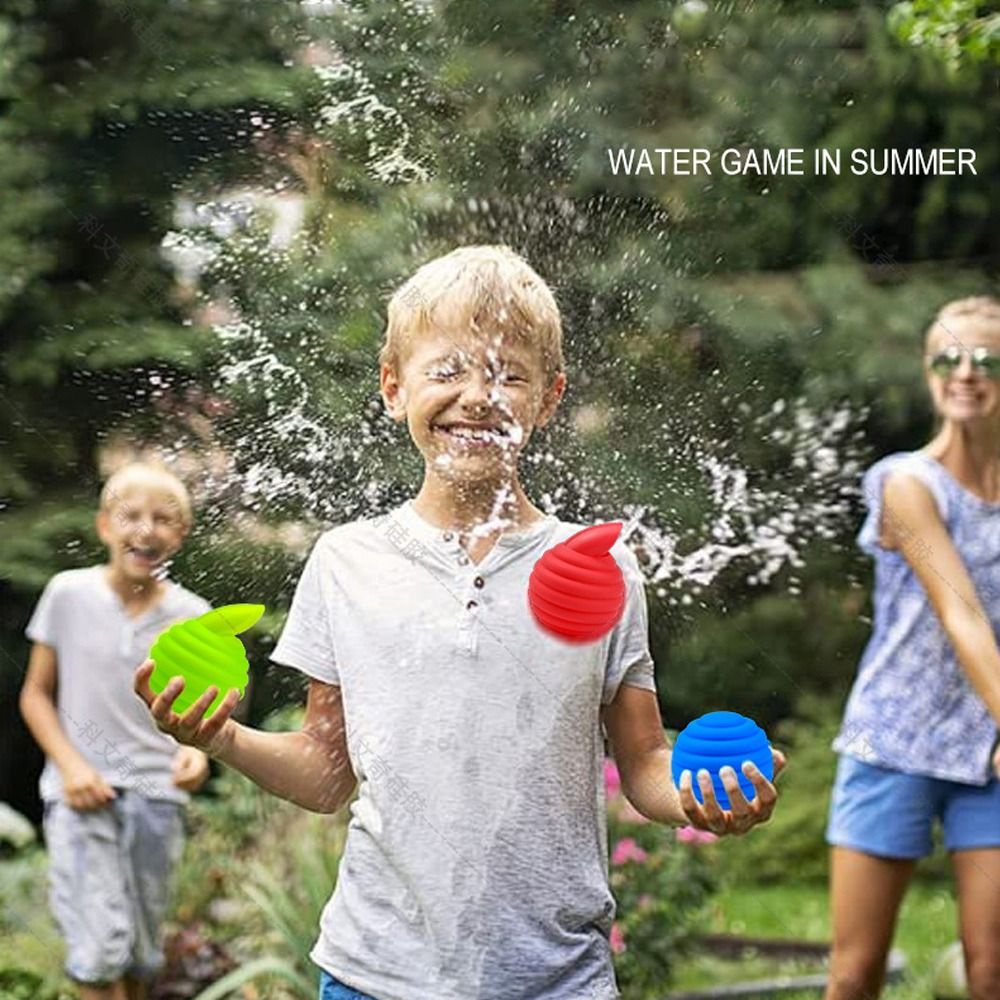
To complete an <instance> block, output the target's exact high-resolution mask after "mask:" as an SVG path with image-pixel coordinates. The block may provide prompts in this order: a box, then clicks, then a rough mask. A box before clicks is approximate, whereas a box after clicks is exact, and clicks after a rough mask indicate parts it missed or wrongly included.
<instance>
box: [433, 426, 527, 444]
mask: <svg viewBox="0 0 1000 1000" xmlns="http://www.w3.org/2000/svg"><path fill="white" fill-rule="evenodd" d="M431 429H432V430H433V431H434V433H435V434H441V435H442V436H443V437H445V438H447V439H448V440H449V441H451V442H453V443H455V444H457V445H458V446H459V447H462V448H477V447H478V448H485V447H489V446H491V445H501V446H508V445H510V443H511V441H512V440H513V438H512V436H511V434H510V432H509V431H508V430H507V429H506V428H505V427H501V426H491V427H467V426H463V425H461V424H433V425H432V426H431Z"/></svg>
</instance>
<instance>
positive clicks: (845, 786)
mask: <svg viewBox="0 0 1000 1000" xmlns="http://www.w3.org/2000/svg"><path fill="white" fill-rule="evenodd" d="M935 819H938V820H940V821H941V826H942V830H943V833H944V846H945V849H946V850H948V851H962V850H970V849H972V848H982V847H1000V780H998V779H997V778H995V777H994V778H993V779H992V780H991V781H990V782H989V784H987V785H964V784H961V783H960V782H957V781H946V780H944V779H942V778H929V777H925V776H923V775H919V774H904V773H903V772H902V771H895V770H892V769H891V768H885V767H880V766H878V765H876V764H865V763H863V762H862V761H860V760H857V759H856V758H854V757H850V756H848V755H847V754H841V756H840V760H839V762H838V764H837V777H836V779H835V780H834V784H833V794H832V796H831V800H830V815H829V821H828V823H827V827H826V842H827V843H828V844H832V845H835V846H838V847H851V848H854V849H855V850H857V851H864V852H865V853H866V854H875V855H879V856H881V857H887V858H911V859H914V858H922V857H925V856H926V855H928V854H930V853H931V851H932V850H933V846H934V845H933V840H932V837H931V828H932V825H933V822H934V820H935Z"/></svg>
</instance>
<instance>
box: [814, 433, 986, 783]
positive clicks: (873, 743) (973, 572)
mask: <svg viewBox="0 0 1000 1000" xmlns="http://www.w3.org/2000/svg"><path fill="white" fill-rule="evenodd" d="M896 469H905V470H906V471H907V472H908V473H910V474H912V475H914V476H916V477H917V478H918V479H920V480H921V481H922V482H923V483H925V484H926V486H927V487H928V489H929V490H930V491H931V493H932V495H933V496H934V499H935V501H936V503H937V506H938V510H939V511H940V512H941V517H942V519H943V520H944V523H945V525H946V526H947V528H948V533H949V534H950V535H951V539H952V542H953V543H954V545H955V547H956V549H957V550H958V553H959V555H960V556H961V557H962V560H963V562H964V563H965V565H966V568H967V569H968V572H969V575H970V577H971V578H972V582H973V584H974V585H975V587H976V592H977V594H978V595H979V599H980V601H981V602H982V604H983V607H984V608H985V609H986V613H987V614H988V615H989V618H990V621H991V623H992V625H993V631H994V633H995V634H997V635H998V636H1000V503H989V502H987V501H986V500H983V499H981V498H979V497H977V496H975V495H974V494H972V493H970V492H969V491H968V490H967V489H966V488H965V487H964V486H962V485H961V484H960V483H959V482H958V480H956V479H955V478H954V477H953V476H952V475H951V473H949V472H948V471H947V470H946V469H945V468H944V466H943V465H941V464H940V463H939V462H937V461H935V460H934V459H933V458H931V457H930V456H929V455H925V454H923V453H921V452H899V453H896V454H894V455H889V456H887V457H885V458H883V459H881V460H880V461H878V462H876V463H875V464H874V465H873V466H872V467H871V468H870V469H869V470H868V471H867V472H866V473H865V475H864V478H863V479H862V490H863V493H864V498H865V502H866V504H867V505H868V515H867V517H866V519H865V522H864V524H863V526H862V528H861V532H860V533H859V535H858V545H859V546H860V547H861V548H862V549H863V550H864V551H865V552H868V553H870V554H871V555H873V556H874V557H875V589H874V623H873V626H872V634H871V638H870V639H869V641H868V645H867V646H866V648H865V651H864V655H863V656H862V658H861V663H860V665H859V666H858V674H857V677H856V678H855V681H854V686H853V687H852V689H851V693H850V696H849V698H848V700H847V708H846V710H845V712H844V719H843V722H842V723H841V726H840V731H839V732H838V733H837V736H836V738H835V739H834V741H833V743H832V748H833V749H834V750H835V751H837V752H838V753H845V754H848V755H850V756H852V757H856V758H857V759H859V760H862V761H865V762H867V763H871V764H877V765H879V766H882V767H890V768H894V769H896V770H899V771H904V772H907V773H909V774H925V775H930V776H931V777H935V778H945V779H947V780H950V781H959V782H963V783H966V784H970V785H985V784H987V783H988V782H989V780H990V778H991V776H992V770H991V767H990V757H991V751H992V748H993V746H994V743H995V741H996V739H997V724H996V722H995V720H994V719H993V718H992V716H991V715H990V713H989V711H988V710H987V708H986V704H985V703H984V702H983V700H982V698H980V697H979V695H978V694H977V693H976V691H975V689H974V688H973V687H972V685H971V684H970V683H969V680H968V678H967V676H966V674H965V671H964V670H963V669H962V666H961V664H960V663H959V662H958V658H957V657H956V656H955V652H954V650H953V648H952V645H951V641H950V640H949V638H948V636H947V634H946V633H945V631H944V628H943V627H942V625H941V622H940V620H939V619H938V617H937V615H936V614H935V612H934V609H933V607H932V606H931V603H930V601H929V599H928V597H927V593H926V591H925V590H924V588H923V585H922V584H921V583H920V581H919V579H918V578H917V576H916V574H915V573H914V572H913V570H912V569H911V568H910V565H909V563H908V562H907V561H906V560H905V559H904V558H903V556H902V555H901V554H900V553H899V552H898V551H894V550H890V549H885V548H883V547H882V546H881V545H880V544H879V541H878V538H879V525H880V521H881V513H882V487H883V484H884V482H885V478H886V474H887V473H888V472H889V471H890V470H896ZM887 519H888V523H889V524H891V525H892V527H893V531H894V533H895V534H896V536H897V537H903V536H904V535H905V532H906V526H905V525H902V524H899V523H896V524H893V522H892V514H891V512H887ZM917 545H918V546H919V539H918V540H917ZM916 551H917V552H918V554H919V553H920V549H919V547H918V548H917V549H916ZM926 556H927V557H928V558H932V557H933V553H932V552H930V551H929V550H928V551H927V553H926Z"/></svg>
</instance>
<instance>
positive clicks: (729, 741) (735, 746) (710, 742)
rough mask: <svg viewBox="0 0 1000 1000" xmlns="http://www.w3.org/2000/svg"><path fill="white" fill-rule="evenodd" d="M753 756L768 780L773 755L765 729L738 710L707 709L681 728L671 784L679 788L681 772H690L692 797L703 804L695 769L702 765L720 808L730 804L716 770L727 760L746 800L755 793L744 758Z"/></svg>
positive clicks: (700, 767)
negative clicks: (709, 779)
mask: <svg viewBox="0 0 1000 1000" xmlns="http://www.w3.org/2000/svg"><path fill="white" fill-rule="evenodd" d="M745 760H752V761H753V762H754V764H756V765H757V769H758V770H759V771H760V772H761V774H763V775H764V777H765V778H767V780H768V781H771V780H772V778H773V777H774V758H773V757H772V756H771V745H770V744H769V743H768V742H767V733H765V732H764V730H763V729H761V728H760V726H758V725H757V723H756V722H754V721H753V719H748V718H747V717H746V716H745V715H740V714H739V713H738V712H709V713H708V714H707V715H703V716H701V718H698V719H695V720H694V722H691V723H689V724H688V725H687V726H685V727H684V729H682V730H681V732H680V735H679V736H678V737H677V742H676V743H675V744H674V752H673V756H672V757H671V760H670V765H671V767H670V769H671V772H672V773H673V776H674V784H675V785H676V786H677V787H678V788H680V785H681V772H682V771H688V770H689V771H690V772H691V789H692V791H693V792H694V797H695V798H696V799H697V800H698V802H699V803H701V804H702V805H704V800H703V799H702V795H701V788H700V787H699V785H698V772H699V771H700V770H701V769H702V768H705V770H707V771H708V773H709V774H711V775H712V785H713V787H714V788H715V797H716V799H717V800H718V802H719V805H720V806H721V807H722V808H723V809H728V808H729V796H728V795H727V794H726V786H725V785H724V784H723V783H722V778H720V777H719V771H720V769H721V768H723V767H725V766H726V765H727V764H728V765H729V766H730V767H731V768H732V769H733V770H734V771H735V772H736V777H737V778H738V779H739V782H740V788H741V789H742V791H743V794H744V796H746V799H747V801H748V802H749V801H750V800H751V799H753V798H754V797H755V796H756V795H757V791H756V789H755V788H754V787H753V784H752V783H751V781H750V779H749V778H748V777H747V776H746V775H745V774H744V773H743V761H745Z"/></svg>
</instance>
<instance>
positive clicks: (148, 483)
mask: <svg viewBox="0 0 1000 1000" xmlns="http://www.w3.org/2000/svg"><path fill="white" fill-rule="evenodd" d="M136 486H140V487H145V488H146V489H152V490H155V491H156V492H158V493H164V494H167V495H168V496H170V498H171V499H172V500H173V501H174V503H175V504H176V508H177V513H178V514H179V515H180V518H181V521H182V523H183V524H185V525H186V526H187V527H190V526H191V522H192V520H193V514H192V510H191V497H190V494H189V493H188V491H187V487H186V486H185V485H184V483H183V482H182V481H181V480H180V478H179V477H178V476H177V475H176V474H175V473H173V472H171V471H170V469H168V468H167V467H166V466H165V465H159V464H156V463H153V462H129V463H128V464H127V465H123V466H122V467H121V468H119V469H117V470H116V471H115V472H113V473H112V474H111V476H109V477H108V480H107V481H106V482H105V484H104V486H103V488H102V489H101V499H100V509H101V510H102V511H108V512H110V511H111V509H112V507H113V506H114V505H115V504H116V503H118V502H119V501H121V499H122V497H123V496H124V495H125V494H126V493H127V492H128V491H129V490H131V489H133V488H134V487H136Z"/></svg>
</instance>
